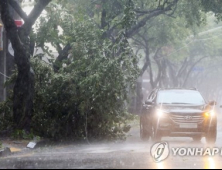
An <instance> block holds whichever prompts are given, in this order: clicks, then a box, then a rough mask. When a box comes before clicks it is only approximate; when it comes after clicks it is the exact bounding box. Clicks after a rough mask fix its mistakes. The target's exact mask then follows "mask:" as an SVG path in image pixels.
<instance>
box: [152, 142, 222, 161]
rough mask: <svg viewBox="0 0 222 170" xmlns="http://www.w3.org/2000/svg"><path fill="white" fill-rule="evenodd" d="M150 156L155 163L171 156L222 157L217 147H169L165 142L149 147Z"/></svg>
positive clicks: (221, 151)
mask: <svg viewBox="0 0 222 170" xmlns="http://www.w3.org/2000/svg"><path fill="white" fill-rule="evenodd" d="M150 154H151V156H152V158H153V160H154V161H155V162H157V163H158V162H161V161H164V160H166V159H167V158H168V156H169V155H171V156H181V157H184V156H215V155H220V156H222V148H217V147H212V148H210V147H207V148H203V147H202V148H201V147H172V148H170V147H169V144H168V143H167V142H158V143H156V144H154V145H153V146H152V147H151V150H150Z"/></svg>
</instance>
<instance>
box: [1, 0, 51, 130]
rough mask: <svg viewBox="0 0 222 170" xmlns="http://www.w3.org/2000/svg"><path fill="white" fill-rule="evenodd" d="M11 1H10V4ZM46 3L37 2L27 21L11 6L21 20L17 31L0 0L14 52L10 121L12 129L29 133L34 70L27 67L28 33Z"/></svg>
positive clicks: (5, 3)
mask: <svg viewBox="0 0 222 170" xmlns="http://www.w3.org/2000/svg"><path fill="white" fill-rule="evenodd" d="M11 2H14V1H13V0H11V1H10V3H11ZM49 2H50V0H39V1H38V3H37V4H36V5H35V7H34V9H33V11H32V12H31V13H30V15H29V17H28V18H27V17H26V16H25V14H24V13H22V9H21V8H20V6H19V5H16V4H13V5H12V4H11V5H12V7H13V8H14V9H15V10H16V11H17V12H18V13H19V15H20V16H21V17H23V19H24V20H25V24H24V25H23V26H22V27H21V28H17V26H16V25H15V22H14V20H13V18H12V17H11V15H10V12H9V0H0V11H1V19H2V21H3V23H4V27H5V29H6V31H7V36H8V38H9V39H10V41H11V43H12V47H13V49H14V52H15V53H14V60H15V63H16V65H17V69H18V76H17V79H16V82H15V86H14V93H13V94H14V95H13V119H14V123H15V128H18V129H26V130H28V131H29V130H30V127H31V119H32V116H33V97H34V71H33V70H32V68H31V65H30V40H29V34H30V32H31V28H32V25H33V24H34V23H35V21H36V19H37V18H38V17H39V15H40V14H41V12H42V10H43V9H44V8H45V6H46V5H47V4H48V3H49Z"/></svg>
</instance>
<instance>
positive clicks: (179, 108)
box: [159, 104, 210, 113]
mask: <svg viewBox="0 0 222 170" xmlns="http://www.w3.org/2000/svg"><path fill="white" fill-rule="evenodd" d="M159 109H162V110H164V111H165V112H168V113H202V112H203V111H206V110H210V106H209V105H184V104H183V105H178V104H174V105H171V104H170V105H162V107H161V106H160V107H159Z"/></svg>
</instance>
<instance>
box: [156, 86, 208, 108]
mask: <svg viewBox="0 0 222 170" xmlns="http://www.w3.org/2000/svg"><path fill="white" fill-rule="evenodd" d="M157 103H158V104H161V103H164V104H194V105H203V104H205V100H204V98H203V97H202V95H201V94H200V93H199V92H198V91H193V90H167V91H159V93H158V97H157Z"/></svg>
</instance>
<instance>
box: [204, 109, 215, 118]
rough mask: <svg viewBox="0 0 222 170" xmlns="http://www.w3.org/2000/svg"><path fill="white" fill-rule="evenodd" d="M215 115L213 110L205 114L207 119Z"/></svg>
mask: <svg viewBox="0 0 222 170" xmlns="http://www.w3.org/2000/svg"><path fill="white" fill-rule="evenodd" d="M214 115H215V112H214V111H213V110H211V111H207V112H205V113H204V116H205V117H213V116H214Z"/></svg>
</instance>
